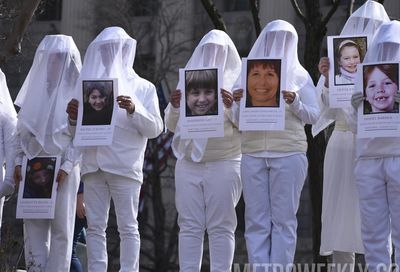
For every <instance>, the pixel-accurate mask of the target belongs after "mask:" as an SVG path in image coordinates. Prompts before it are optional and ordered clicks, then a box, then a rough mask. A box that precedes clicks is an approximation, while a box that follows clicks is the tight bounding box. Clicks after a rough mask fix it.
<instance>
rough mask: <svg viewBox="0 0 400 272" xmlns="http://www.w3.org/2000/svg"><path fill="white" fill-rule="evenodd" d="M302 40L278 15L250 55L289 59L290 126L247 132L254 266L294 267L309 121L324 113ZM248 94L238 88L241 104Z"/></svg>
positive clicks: (246, 191)
mask: <svg viewBox="0 0 400 272" xmlns="http://www.w3.org/2000/svg"><path fill="white" fill-rule="evenodd" d="M297 41H298V36H297V32H296V30H295V28H294V27H293V26H292V25H291V24H289V23H288V22H286V21H283V20H275V21H272V22H270V23H269V24H267V25H266V26H265V27H264V29H263V30H262V32H261V34H260V36H259V37H258V39H257V40H256V42H255V43H254V45H253V47H252V49H251V51H250V53H249V56H248V58H282V63H285V64H286V68H285V70H283V71H282V73H285V74H286V82H284V83H282V84H283V85H282V87H283V91H282V93H283V99H284V100H285V102H286V103H285V129H284V130H283V131H243V132H242V139H241V140H242V153H243V156H242V164H241V177H242V182H243V197H244V201H245V225H246V231H245V238H246V245H247V252H248V257H249V263H250V264H251V269H253V270H252V271H265V269H267V268H266V267H270V268H271V267H272V266H277V265H278V266H280V267H281V269H289V268H290V267H291V266H292V263H293V259H294V253H295V249H296V238H297V237H296V229H297V219H296V212H297V209H298V207H299V201H300V193H301V190H302V188H303V184H304V181H305V178H306V175H307V165H308V162H307V157H306V151H307V139H306V134H305V131H304V125H305V124H306V123H308V124H313V123H315V122H316V121H317V119H318V117H319V113H320V111H319V107H318V104H317V99H316V95H315V87H314V84H313V82H312V80H311V77H310V75H309V74H308V72H307V71H306V70H305V69H304V68H303V66H301V64H300V62H299V60H298V57H297ZM240 80H241V79H240V78H239V79H238V82H240ZM237 85H239V84H237ZM242 96H243V90H242V89H235V91H234V93H233V97H234V98H235V101H236V102H237V103H235V107H239V104H240V100H241V98H242ZM238 115H239V113H238V111H236V118H235V120H238Z"/></svg>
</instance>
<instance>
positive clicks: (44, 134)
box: [15, 35, 82, 158]
mask: <svg viewBox="0 0 400 272" xmlns="http://www.w3.org/2000/svg"><path fill="white" fill-rule="evenodd" d="M81 67H82V64H81V58H80V54H79V51H78V49H77V47H76V45H75V43H74V41H73V39H72V37H70V36H65V35H47V36H45V37H44V39H43V40H42V41H41V42H40V44H39V46H38V49H37V50H36V53H35V57H34V59H33V64H32V67H31V69H30V71H29V73H28V76H27V77H26V79H25V81H24V84H23V85H22V87H21V90H20V91H19V93H18V96H17V98H16V100H15V104H16V105H17V106H19V107H20V108H21V110H20V111H19V113H18V127H17V133H18V134H19V136H20V138H21V143H22V149H23V151H24V152H25V154H26V155H27V156H28V157H29V158H32V157H35V156H37V155H38V154H39V153H40V151H42V150H44V151H45V152H46V153H48V154H59V153H61V151H62V145H61V143H60V137H61V133H62V130H63V129H65V128H66V127H67V126H68V124H67V121H68V120H67V119H68V118H67V114H66V112H65V110H66V108H67V103H68V101H70V99H72V97H73V94H74V86H75V84H76V79H77V78H78V76H79V71H80V69H81ZM38 116H40V118H38ZM32 134H33V135H34V137H31V136H32Z"/></svg>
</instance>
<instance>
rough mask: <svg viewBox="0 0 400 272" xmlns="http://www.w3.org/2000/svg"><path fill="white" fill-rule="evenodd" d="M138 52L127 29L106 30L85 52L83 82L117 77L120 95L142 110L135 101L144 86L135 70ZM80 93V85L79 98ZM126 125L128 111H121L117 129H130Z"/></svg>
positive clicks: (118, 115)
mask: <svg viewBox="0 0 400 272" xmlns="http://www.w3.org/2000/svg"><path fill="white" fill-rule="evenodd" d="M135 53H136V40H134V39H133V38H132V37H130V36H129V35H128V34H127V33H126V32H125V30H124V29H122V28H120V27H115V26H114V27H108V28H105V29H104V30H103V31H102V32H100V34H99V35H98V36H97V37H96V38H95V39H94V40H93V41H92V42H91V43H90V45H89V47H88V49H87V51H86V54H85V58H84V60H83V66H82V71H81V74H80V79H81V80H85V79H100V78H117V79H118V92H119V93H118V94H119V95H127V96H130V97H131V98H132V99H133V101H135V107H140V106H142V105H140V102H139V101H140V100H139V99H136V98H135V93H136V90H137V89H138V88H140V87H141V80H142V78H140V77H139V76H138V75H137V74H136V72H135V71H134V70H133V62H134V60H135ZM133 81H135V82H133ZM79 82H80V81H79ZM80 92H81V86H78V88H77V96H79V94H80ZM127 122H128V121H127V118H126V116H125V110H121V109H119V108H118V111H117V120H116V126H118V127H122V128H125V129H131V127H132V126H131V125H130V124H129V123H127ZM132 129H133V128H132Z"/></svg>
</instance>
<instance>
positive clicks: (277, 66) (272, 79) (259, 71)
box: [246, 59, 281, 108]
mask: <svg viewBox="0 0 400 272" xmlns="http://www.w3.org/2000/svg"><path fill="white" fill-rule="evenodd" d="M280 75H281V60H278V59H257V60H247V82H246V108H247V107H279V99H280V78H281V76H280Z"/></svg>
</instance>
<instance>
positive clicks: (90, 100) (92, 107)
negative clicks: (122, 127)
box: [82, 80, 114, 125]
mask: <svg viewBox="0 0 400 272" xmlns="http://www.w3.org/2000/svg"><path fill="white" fill-rule="evenodd" d="M82 85H83V118H82V125H110V124H111V118H112V113H113V106H114V103H113V102H114V94H113V81H112V80H84V81H83V83H82Z"/></svg>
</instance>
